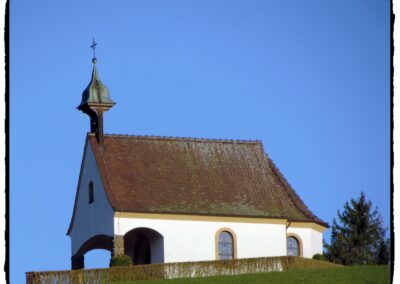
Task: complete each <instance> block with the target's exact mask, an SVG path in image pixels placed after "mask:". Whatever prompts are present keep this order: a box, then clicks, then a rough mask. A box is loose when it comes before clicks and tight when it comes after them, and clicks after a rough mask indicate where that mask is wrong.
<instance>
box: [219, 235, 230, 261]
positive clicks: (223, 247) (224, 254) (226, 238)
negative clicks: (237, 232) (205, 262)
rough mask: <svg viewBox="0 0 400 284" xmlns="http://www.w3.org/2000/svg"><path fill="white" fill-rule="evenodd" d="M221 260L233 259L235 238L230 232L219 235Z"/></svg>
mask: <svg viewBox="0 0 400 284" xmlns="http://www.w3.org/2000/svg"><path fill="white" fill-rule="evenodd" d="M218 248H219V259H233V238H232V235H231V234H230V233H228V232H225V231H224V232H221V233H220V234H219V243H218Z"/></svg>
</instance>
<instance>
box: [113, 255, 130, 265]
mask: <svg viewBox="0 0 400 284" xmlns="http://www.w3.org/2000/svg"><path fill="white" fill-rule="evenodd" d="M128 265H132V259H131V257H130V256H129V255H126V254H120V255H115V256H113V257H111V259H110V267H113V266H128Z"/></svg>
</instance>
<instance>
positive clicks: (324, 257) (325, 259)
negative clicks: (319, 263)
mask: <svg viewBox="0 0 400 284" xmlns="http://www.w3.org/2000/svg"><path fill="white" fill-rule="evenodd" d="M312 258H313V259H316V260H324V261H328V259H327V258H326V256H325V255H324V254H320V253H317V254H314V256H313V257H312Z"/></svg>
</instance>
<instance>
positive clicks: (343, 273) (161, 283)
mask: <svg viewBox="0 0 400 284" xmlns="http://www.w3.org/2000/svg"><path fill="white" fill-rule="evenodd" d="M117 283H118V284H186V283H188V284H261V283H263V284H264V283H268V284H274V283H277V284H286V283H288V284H291V283H293V284H294V283H295V284H299V283H307V284H313V283H318V284H319V283H323V284H325V283H326V284H330V283H332V284H341V283H350V284H365V283H367V284H373V283H377V284H385V283H390V274H389V267H388V266H352V267H344V268H327V269H304V270H293V271H287V272H269V273H257V274H244V275H235V276H215V277H204V278H185V279H172V280H148V281H131V282H117Z"/></svg>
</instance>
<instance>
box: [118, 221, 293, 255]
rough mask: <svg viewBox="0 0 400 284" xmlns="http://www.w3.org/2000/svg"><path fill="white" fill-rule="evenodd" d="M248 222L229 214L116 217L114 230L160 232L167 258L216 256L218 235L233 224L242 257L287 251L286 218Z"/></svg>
mask: <svg viewBox="0 0 400 284" xmlns="http://www.w3.org/2000/svg"><path fill="white" fill-rule="evenodd" d="M194 219H196V218H195V217H194ZM209 219H213V218H212V217H210V218H209ZM221 219H222V220H221ZM231 219H232V218H231ZM236 219H237V218H236ZM246 222H249V221H248V220H247V221H246ZM246 222H237V221H229V217H228V218H226V220H224V218H216V220H215V221H204V220H164V219H157V218H126V217H115V225H114V231H115V234H117V235H124V234H126V233H127V232H129V231H130V230H132V229H135V228H140V227H144V228H151V229H153V230H155V231H157V232H159V233H160V234H161V235H162V236H163V237H164V250H165V251H164V261H165V262H184V261H201V260H215V259H216V246H215V235H216V233H217V231H218V230H219V229H221V228H229V229H231V230H232V231H233V232H234V233H235V235H236V238H237V257H238V258H250V257H263V256H282V255H286V224H285V222H284V221H283V220H282V222H281V223H280V224H279V223H277V222H276V221H271V223H267V222H266V223H251V222H249V223H246Z"/></svg>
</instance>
